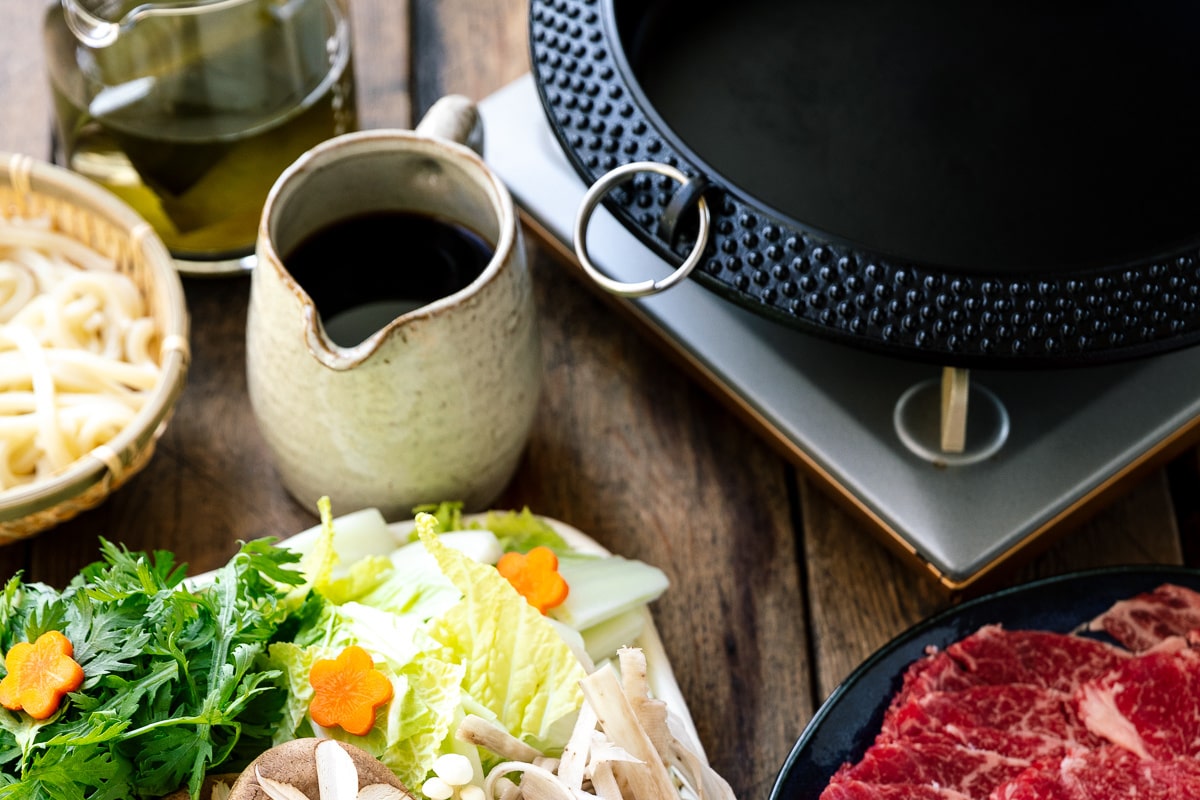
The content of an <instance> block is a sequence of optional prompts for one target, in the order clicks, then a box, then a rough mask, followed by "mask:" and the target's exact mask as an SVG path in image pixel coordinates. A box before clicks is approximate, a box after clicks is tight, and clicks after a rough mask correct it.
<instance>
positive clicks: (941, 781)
mask: <svg viewBox="0 0 1200 800" xmlns="http://www.w3.org/2000/svg"><path fill="white" fill-rule="evenodd" d="M1031 763H1032V762H1030V761H1029V760H1028V759H1023V758H1009V757H1008V756H1002V755H1000V754H999V753H992V752H988V751H984V750H971V749H970V748H967V747H960V746H957V745H951V744H944V743H941V742H903V743H880V744H874V745H872V746H871V747H869V748H868V749H867V752H866V753H865V754H864V755H863V757H862V760H861V761H859V762H858V763H857V764H855V765H853V766H847V767H843V768H842V769H841V770H840V771H839V772H838V773H837V774H836V775H834V777H833V781H832V783H831V784H830V786H831V787H832V786H833V785H834V784H837V783H839V782H843V781H846V780H850V781H860V782H862V783H868V784H889V783H891V784H913V785H918V786H930V787H935V788H947V789H953V790H955V791H957V792H960V793H962V794H965V795H966V796H967V797H987V796H988V794H989V793H990V792H991V791H992V790H993V789H995V788H996V787H998V786H1000V785H1001V784H1003V783H1004V782H1006V781H1008V780H1011V779H1012V778H1015V777H1016V776H1017V775H1019V774H1020V773H1022V772H1024V771H1025V770H1026V769H1028V768H1029V766H1030V765H1031ZM821 800H829V795H824V794H823V795H822V798H821Z"/></svg>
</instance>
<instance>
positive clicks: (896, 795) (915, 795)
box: [821, 780, 971, 800]
mask: <svg viewBox="0 0 1200 800" xmlns="http://www.w3.org/2000/svg"><path fill="white" fill-rule="evenodd" d="M821 800H971V798H970V797H968V796H967V795H965V794H963V793H962V792H956V791H954V790H953V789H942V788H940V787H937V786H918V785H914V784H911V783H863V782H862V781H851V780H847V781H842V782H840V783H834V784H831V785H830V786H829V788H828V789H826V790H825V793H824V794H822V795H821Z"/></svg>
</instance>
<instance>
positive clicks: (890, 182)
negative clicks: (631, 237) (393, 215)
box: [530, 0, 1200, 368]
mask: <svg viewBox="0 0 1200 800" xmlns="http://www.w3.org/2000/svg"><path fill="white" fill-rule="evenodd" d="M530 26H531V31H530V33H531V37H530V38H531V47H532V55H533V61H534V66H535V68H534V77H535V81H536V83H537V85H538V88H539V92H540V94H541V99H542V103H543V107H544V108H545V110H546V112H547V115H548V117H549V120H550V124H551V127H552V129H553V130H554V131H555V134H556V136H557V137H558V139H559V141H560V143H561V144H562V145H563V148H564V150H565V152H566V154H567V157H568V158H569V160H571V162H572V163H573V165H574V166H575V168H576V170H577V171H578V172H579V173H580V175H581V176H582V177H583V178H584V180H585V181H586V182H588V183H592V182H595V181H596V180H597V179H599V178H600V177H602V176H603V175H604V174H605V173H606V172H608V171H609V170H611V169H612V168H614V167H616V166H618V165H620V164H623V163H626V162H631V161H658V162H662V163H668V164H671V165H672V166H678V167H680V168H681V169H682V170H683V171H684V172H685V173H686V174H688V175H689V176H694V177H698V178H701V179H703V180H704V181H707V182H711V184H712V187H711V188H710V189H709V191H708V192H707V195H706V196H707V197H709V199H710V200H711V201H712V205H713V206H714V207H715V214H714V217H715V226H714V233H713V235H712V237H711V239H712V240H711V241H710V243H709V245H708V249H707V256H706V259H705V261H704V262H703V266H702V267H701V269H700V270H699V271H698V272H697V273H694V274H696V277H697V279H698V280H699V281H700V282H702V283H703V284H705V285H706V286H707V287H708V288H711V289H714V290H716V291H718V292H720V293H721V294H722V295H724V296H726V297H728V298H729V299H731V300H733V301H735V302H738V303H740V304H742V305H744V306H746V307H748V308H750V309H752V310H754V311H756V312H759V313H761V314H764V315H766V316H769V317H773V318H776V319H779V320H781V321H784V322H787V323H790V324H792V325H794V326H796V327H799V328H801V329H804V330H807V331H810V332H813V333H817V334H821V335H825V336H828V337H831V338H834V339H837V340H840V341H844V342H847V343H850V344H853V345H856V346H861V347H867V348H870V349H875V350H879V351H883V352H886V353H889V354H893V355H899V356H903V357H908V358H917V359H922V360H932V361H937V362H941V363H947V364H955V365H960V366H970V365H975V364H978V365H985V366H988V367H997V366H1010V367H1020V368H1025V367H1041V366H1061V365H1071V364H1090V363H1100V362H1107V361H1114V360H1118V359H1124V358H1131V357H1137V356H1144V355H1147V354H1151V353H1155V352H1161V351H1164V350H1169V349H1173V348H1176V347H1181V346H1184V345H1189V344H1193V343H1195V342H1196V341H1197V340H1200V266H1198V265H1200V192H1198V191H1196V187H1197V185H1198V184H1200V150H1198V148H1196V147H1195V141H1196V140H1197V135H1198V134H1200V81H1197V80H1196V79H1195V77H1196V76H1197V75H1200V48H1197V47H1194V46H1193V44H1192V43H1193V42H1194V41H1195V38H1196V36H1197V35H1200V12H1198V11H1197V10H1196V7H1195V5H1194V4H1192V3H1189V2H1186V0H1176V1H1175V2H1160V3H1155V4H1152V6H1151V7H1145V6H1138V7H1137V8H1136V9H1135V8H1133V7H1131V6H1129V4H1128V3H1116V2H1103V1H1102V2H1092V3H1083V2H1070V3H1065V4H1064V3H1037V2H1032V1H1030V2H1024V3H1011V2H1003V3H1001V2H995V1H993V2H987V1H986V0H985V2H980V3H961V2H954V1H953V0H921V1H920V2H916V3H902V4H896V3H889V2H885V1H884V0H740V2H736V3H729V2H714V1H713V0H700V1H699V2H697V0H686V1H685V0H533V2H532V3H531V14H530ZM674 190H675V186H674V184H673V183H671V182H670V181H669V180H665V179H661V178H658V177H651V176H650V175H648V174H647V175H645V176H641V177H639V178H638V179H636V180H635V181H634V182H632V183H631V184H629V185H628V187H627V189H626V190H623V191H622V190H618V191H615V192H613V193H611V194H610V195H609V198H608V201H607V202H606V205H607V206H608V208H609V209H610V210H611V211H612V212H613V213H614V214H616V216H617V217H618V219H620V220H621V221H622V223H623V224H624V225H625V226H626V227H628V228H629V229H631V230H632V231H633V232H634V233H636V234H637V235H639V236H640V237H641V238H642V239H643V240H644V241H646V242H647V243H648V244H649V245H650V246H651V247H652V248H653V249H655V250H656V251H657V252H658V253H659V254H660V255H662V256H663V257H664V258H666V259H667V260H668V261H670V262H672V263H675V264H678V263H681V261H682V257H683V255H685V254H686V253H687V251H688V250H689V249H690V247H691V244H692V243H691V242H690V241H688V236H687V234H686V232H685V234H684V235H683V236H681V237H679V239H680V240H679V241H676V242H674V243H673V245H672V244H668V243H666V242H665V241H664V240H663V239H662V238H660V232H659V222H660V219H661V218H662V211H663V208H664V207H665V205H666V204H667V202H668V200H669V198H670V196H671V195H672V194H673V193H674Z"/></svg>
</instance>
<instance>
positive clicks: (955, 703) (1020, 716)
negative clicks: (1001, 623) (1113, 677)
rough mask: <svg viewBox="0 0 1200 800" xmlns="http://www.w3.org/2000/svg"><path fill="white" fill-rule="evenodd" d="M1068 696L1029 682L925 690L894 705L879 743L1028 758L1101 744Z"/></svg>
mask: <svg viewBox="0 0 1200 800" xmlns="http://www.w3.org/2000/svg"><path fill="white" fill-rule="evenodd" d="M1071 698H1072V695H1070V694H1067V693H1066V692H1060V691H1058V690H1056V689H1047V688H1045V687H1042V686H1035V685H1033V684H1027V683H1024V684H1010V685H1007V686H990V685H985V686H971V687H968V688H966V689H963V690H961V691H957V692H929V693H927V694H925V695H924V696H922V697H915V698H913V699H912V700H910V701H909V702H908V703H906V704H905V705H903V706H900V707H899V708H895V709H893V710H892V711H891V712H890V713H889V714H888V715H887V717H886V718H885V719H884V721H883V727H882V730H881V732H880V734H879V741H921V742H936V741H941V742H947V743H952V744H960V745H963V746H966V747H971V748H974V749H976V750H992V751H995V752H998V753H1003V754H1004V755H1007V756H1015V757H1019V758H1026V759H1030V760H1034V759H1040V758H1047V757H1050V756H1059V757H1061V756H1063V755H1066V754H1067V753H1068V752H1069V751H1071V750H1073V749H1077V748H1081V747H1094V746H1096V745H1097V744H1099V740H1098V739H1097V738H1096V737H1095V736H1094V735H1093V734H1092V733H1091V732H1090V731H1088V729H1087V727H1086V726H1085V725H1084V724H1083V723H1082V722H1081V721H1080V720H1079V718H1078V717H1077V716H1076V714H1075V707H1074V705H1073V704H1072V702H1071Z"/></svg>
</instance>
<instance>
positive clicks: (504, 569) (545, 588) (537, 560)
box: [496, 545, 569, 614]
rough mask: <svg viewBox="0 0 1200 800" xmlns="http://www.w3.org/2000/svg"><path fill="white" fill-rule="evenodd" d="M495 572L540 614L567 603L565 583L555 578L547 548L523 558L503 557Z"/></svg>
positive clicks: (553, 558)
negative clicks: (498, 572)
mask: <svg viewBox="0 0 1200 800" xmlns="http://www.w3.org/2000/svg"><path fill="white" fill-rule="evenodd" d="M496 569H498V570H499V571H500V574H501V575H503V576H504V577H505V578H507V579H508V582H509V583H511V584H512V585H513V588H514V589H516V590H517V592H518V593H520V595H521V596H522V597H524V598H525V599H526V600H527V601H529V605H531V606H533V607H534V608H536V609H537V610H538V611H540V612H541V613H543V614H545V613H546V612H547V611H549V610H550V609H552V608H554V607H555V606H559V605H562V603H563V601H564V600H566V599H567V592H568V591H569V587H568V586H567V581H566V580H565V579H564V578H563V576H562V575H560V574H559V572H558V556H556V555H554V551H553V550H551V549H550V548H549V547H543V546H541V545H538V546H537V547H534V548H533V549H531V550H530V551H529V552H528V553H526V554H524V555H522V554H521V553H515V552H513V553H505V554H504V555H502V556H501V557H500V560H499V561H497V562H496Z"/></svg>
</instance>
